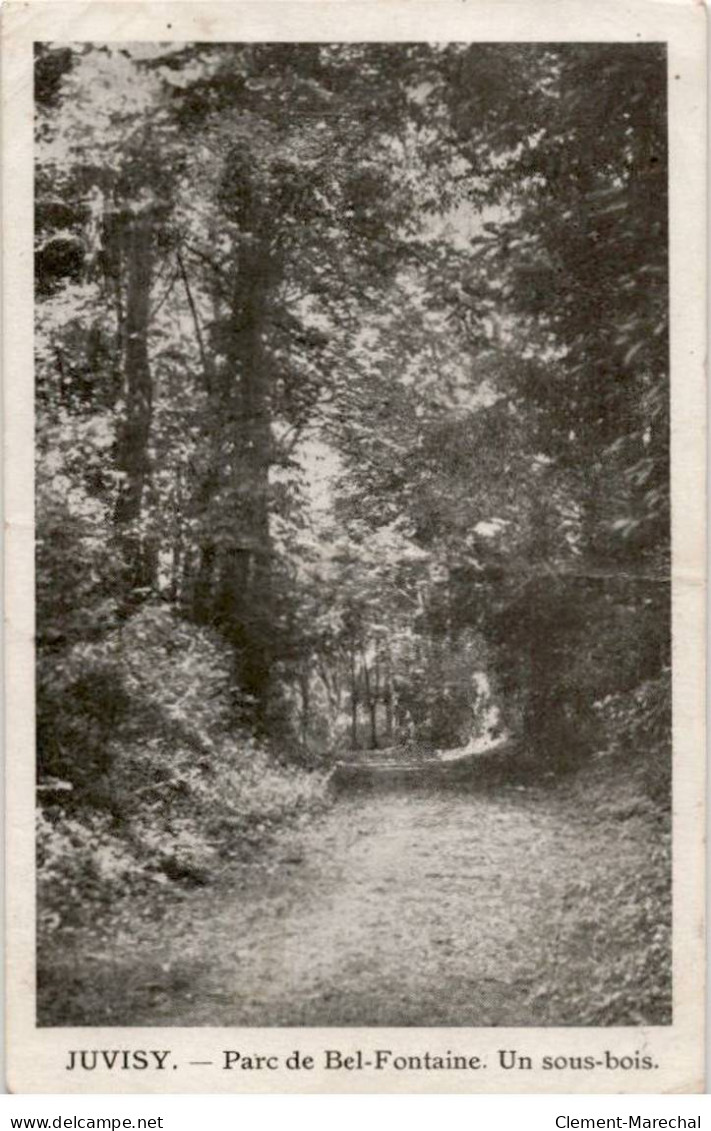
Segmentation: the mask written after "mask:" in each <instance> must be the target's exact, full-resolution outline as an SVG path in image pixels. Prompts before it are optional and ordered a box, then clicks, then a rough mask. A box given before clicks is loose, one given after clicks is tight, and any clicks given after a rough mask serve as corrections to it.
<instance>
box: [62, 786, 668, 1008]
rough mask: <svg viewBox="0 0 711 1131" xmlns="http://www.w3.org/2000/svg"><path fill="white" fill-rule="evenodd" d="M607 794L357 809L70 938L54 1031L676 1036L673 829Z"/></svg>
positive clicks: (571, 790)
mask: <svg viewBox="0 0 711 1131" xmlns="http://www.w3.org/2000/svg"><path fill="white" fill-rule="evenodd" d="M606 779H607V771H606V770H604V769H602V768H601V767H600V766H597V767H594V766H593V767H589V768H588V769H587V770H586V771H584V772H583V774H582V775H581V776H579V777H578V779H576V780H571V781H569V782H568V783H564V784H562V785H560V784H559V785H557V786H555V787H551V788H549V789H545V788H541V787H523V786H518V787H516V786H509V787H503V788H500V789H498V790H497V791H488V792H480V793H477V792H471V793H466V794H462V793H457V794H455V793H453V792H447V791H443V792H438V793H437V792H417V791H415V792H409V793H397V794H383V795H367V794H363V795H357V796H353V797H343V798H341V799H340V800H338V801H337V803H336V805H335V807H334V808H333V809H331V810H330V811H329V812H328V813H326V814H325V815H322V816H321V817H320V818H318V819H316V820H315V821H314V822H313V823H311V824H310V825H309V826H305V827H303V828H301V829H299V828H292V829H291V830H289V831H285V832H283V833H282V834H281V835H280V836H278V837H277V838H276V839H275V840H274V841H273V843H272V846H271V848H270V849H269V851H268V852H266V853H265V854H263V855H261V856H260V857H259V859H258V860H257V861H255V862H253V863H252V864H246V863H241V864H237V863H234V864H231V865H230V866H229V867H227V868H226V870H225V872H224V873H223V875H222V877H221V879H220V881H219V882H218V883H216V884H215V885H213V886H211V887H206V888H199V889H198V888H195V889H193V890H191V891H189V892H188V891H186V893H185V894H184V896H183V898H182V899H181V900H179V901H178V902H175V901H173V902H172V903H168V904H166V905H165V906H164V907H163V910H162V911H157V910H155V909H154V910H153V911H151V910H149V909H146V914H145V916H144V917H141V916H140V915H137V914H136V909H135V908H134V909H133V912H132V916H131V919H130V923H131V926H130V928H129V927H128V926H125V927H122V926H121V924H120V923H114V924H113V925H112V927H111V930H110V932H107V935H106V937H99V936H98V935H97V933H96V932H95V931H94V932H90V931H89V930H84V931H82V932H80V934H79V935H77V934H74V935H73V936H72V939H71V944H70V946H68V947H67V948H63V945H62V938H61V932H59V933H58V934H57V935H56V936H55V939H54V943H53V946H52V949H51V954H50V955H49V957H48V959H47V961H46V962H45V964H44V968H43V973H42V976H41V979H40V989H41V992H40V1022H41V1023H44V1024H52V1023H53V1019H54V1018H57V1019H60V1020H61V1023H63V1024H74V1025H100V1024H110V1025H120V1024H121V1025H123V1024H133V1025H136V1024H141V1025H176V1026H178V1025H179V1026H190V1025H198V1026H199V1025H213V1026H227V1025H231V1026H232V1025H255V1026H256V1025H297V1026H301V1025H303V1026H311V1025H313V1026H327V1025H334V1026H335V1025H391V1026H409V1025H412V1026H435V1025H451V1026H458V1025H462V1026H477V1025H479V1026H503V1025H521V1026H524V1025H565V1024H568V1025H570V1024H577V1025H580V1024H590V1025H593V1024H594V1025H613V1024H614V1025H621V1024H640V1023H646V1024H663V1023H666V1022H669V1020H670V1009H671V1004H670V992H671V987H670V975H669V970H670V955H669V939H670V932H669V915H670V912H669V891H668V872H669V852H668V846H669V837H668V832H667V830H666V828H665V819H664V817H663V816H662V815H660V812H659V811H658V810H657V809H656V808H655V807H654V806H653V805H652V804H651V803H650V802H649V801H648V800H645V799H644V795H643V794H641V793H640V792H639V791H638V790H637V787H636V783H635V781H634V779H633V777H631V776H629V775H628V777H627V779H626V782H625V783H623V784H621V783H620V781H619V778H618V779H617V786H618V788H617V790H616V794H615V797H616V800H615V802H614V804H613V803H611V802H610V801H609V800H607V799H608V798H609V783H608V782H607V780H606ZM583 798H584V799H585V804H584V805H583V803H582V802H583ZM54 1023H57V1022H56V1020H54Z"/></svg>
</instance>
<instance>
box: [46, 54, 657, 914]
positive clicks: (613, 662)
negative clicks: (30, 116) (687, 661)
mask: <svg viewBox="0 0 711 1131" xmlns="http://www.w3.org/2000/svg"><path fill="white" fill-rule="evenodd" d="M665 88H666V73H665V65H664V57H663V54H662V52H661V49H660V48H659V47H657V46H656V45H610V44H606V45H595V44H588V45H560V46H553V45H518V46H516V45H497V44H491V45H473V46H466V45H452V46H426V45H418V44H408V45H379V44H367V45H360V44H349V45H327V44H326V45H319V44H288V43H285V44H267V45H265V44H249V45H235V44H232V45H226V46H225V45H216V44H212V45H210V44H203V45H191V46H184V47H180V46H178V45H173V46H168V45H165V46H160V45H152V46H150V47H148V46H146V45H143V46H135V45H134V46H130V45H129V46H127V47H123V46H118V45H112V46H109V45H80V46H76V47H71V46H70V47H67V46H62V47H61V48H59V47H55V46H49V45H39V46H38V48H37V55H36V88H35V91H36V101H37V178H36V183H37V200H36V237H37V246H36V277H37V307H36V312H37V352H36V412H37V565H38V571H37V577H38V581H37V642H38V723H39V733H38V740H39V751H38V763H39V772H40V783H41V788H42V798H43V801H44V803H45V816H44V817H43V818H42V820H43V824H42V829H43V830H44V831H43V833H42V837H41V839H40V845H41V851H42V852H43V853H45V856H44V857H43V860H44V863H45V865H46V867H45V873H46V875H47V876H49V877H50V880H49V881H48V882H49V885H50V888H51V890H52V891H54V892H55V894H54V895H48V897H47V900H46V904H45V906H46V907H47V908H48V909H49V913H50V918H51V916H52V915H53V914H54V912H55V910H56V909H57V907H58V905H59V903H61V902H62V900H63V898H64V896H63V895H62V896H60V897H59V898H57V896H56V891H57V889H56V875H55V872H56V870H57V869H59V870H60V871H61V870H62V869H64V870H65V872H64V873H63V874H64V881H63V882H65V883H66V884H67V885H69V887H71V886H72V885H74V886H75V887H76V888H77V890H79V888H81V886H82V883H84V881H81V882H80V879H79V875H80V874H81V875H83V872H82V869H84V870H86V869H87V868H88V869H89V870H90V871H91V869H94V870H95V871H96V869H99V871H98V872H97V873H96V879H97V882H98V881H99V880H102V877H104V872H103V871H101V869H104V870H105V874H106V876H108V875H109V874H110V875H111V876H113V877H117V876H123V875H126V876H128V875H130V874H131V872H132V870H136V869H137V870H138V871H141V870H142V873H141V874H143V875H145V867H146V861H147V860H149V859H150V861H151V866H150V869H149V871H152V873H153V874H155V875H157V876H159V877H160V876H162V877H166V876H167V877H169V878H181V877H182V878H183V879H185V880H187V881H188V882H199V880H200V877H203V876H204V875H205V874H207V873H208V872H209V869H210V866H211V865H210V861H211V860H212V859H213V857H215V856H219V854H220V852H223V851H224V850H225V845H226V844H229V843H232V844H234V843H237V842H239V843H242V842H245V843H246V841H247V840H248V839H249V836H250V835H251V833H250V830H251V829H255V828H256V829H257V830H263V829H264V828H265V826H266V825H268V824H269V823H270V822H273V823H276V822H278V821H280V820H282V819H284V818H285V817H287V816H289V815H291V816H295V815H297V814H298V813H301V812H304V811H305V810H308V809H309V808H311V807H313V806H314V805H317V804H319V803H320V800H321V799H322V796H323V785H322V777H321V776H320V773H321V771H322V770H323V769H326V768H327V767H328V764H329V760H330V759H332V757H333V755H334V752H335V751H338V750H343V749H345V748H351V749H354V748H360V747H367V746H371V747H378V746H393V745H396V744H401V745H402V746H403V747H405V748H408V749H416V748H422V749H427V750H431V749H432V748H443V747H454V746H466V745H467V744H469V743H472V742H476V741H479V742H485V741H486V740H487V737H489V738H490V737H491V736H492V735H495V734H496V733H500V732H501V731H503V730H508V731H510V732H511V733H512V734H514V735H515V736H516V737H517V738H519V739H520V740H521V741H520V750H521V757H522V759H523V760H526V761H528V762H529V763H531V764H532V766H533V772H534V773H539V774H542V773H544V772H545V773H548V772H550V770H551V769H552V770H558V769H560V768H563V767H565V766H568V765H571V764H575V763H577V762H578V761H579V760H580V759H582V758H584V757H585V756H586V755H589V754H590V753H591V752H593V751H596V750H597V751H600V750H604V749H606V748H611V749H612V748H613V747H614V754H615V762H616V764H617V763H623V762H625V761H630V760H631V759H634V758H635V757H636V758H641V759H644V758H645V757H647V756H648V755H649V758H650V765H651V760H652V753H653V755H654V758H653V762H654V768H653V769H652V770H650V775H649V780H650V781H651V782H653V785H652V786H651V787H650V788H652V791H653V793H654V796H655V798H656V799H657V800H660V801H662V802H664V800H665V798H667V797H668V769H665V766H666V767H668V759H669V728H670V719H669V712H670V699H669V686H668V680H669V663H670V656H669V642H670V625H669V617H670V608H669V507H668V503H669V464H668V440H669V437H668V429H669V424H668V372H667V262H666V207H667V205H666V139H665V134H664V123H665V114H666V108H665ZM47 822H49V825H48V824H47ZM52 830H54V835H55V836H56V838H57V839H56V840H53V834H52ZM245 838H246V839H245ZM60 841H61V844H60V843H59V842H60ZM67 860H70V861H74V862H75V865H76V872H77V874H76V876H75V874H74V872H72V868H73V867H74V864H70V865H68V864H67ZM97 861H103V862H102V863H97ZM67 868H69V872H68V873H66V870H67ZM65 873H66V874H65ZM85 879H86V877H85ZM102 882H103V880H102ZM107 882H108V881H107ZM112 882H113V881H112ZM117 882H118V881H117ZM161 882H162V881H161ZM52 885H55V886H54V887H53V886H52ZM85 886H86V885H85ZM99 886H101V885H99ZM104 890H106V889H104Z"/></svg>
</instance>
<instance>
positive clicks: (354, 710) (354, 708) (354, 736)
mask: <svg viewBox="0 0 711 1131" xmlns="http://www.w3.org/2000/svg"><path fill="white" fill-rule="evenodd" d="M350 675H351V746H352V748H353V750H357V749H358V681H357V677H356V663H355V652H354V650H353V649H351V652H350Z"/></svg>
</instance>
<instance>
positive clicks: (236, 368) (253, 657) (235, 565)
mask: <svg viewBox="0 0 711 1131" xmlns="http://www.w3.org/2000/svg"><path fill="white" fill-rule="evenodd" d="M268 290H269V259H268V252H267V250H265V249H264V248H261V247H257V248H254V249H251V251H250V253H249V255H248V256H247V255H246V256H245V257H244V260H243V262H242V264H241V270H240V271H239V272H238V277H237V279H236V283H235V290H234V297H233V301H232V307H231V311H230V322H229V342H230V366H229V371H228V373H227V382H226V384H225V385H224V386H223V396H224V399H225V401H226V413H225V416H226V425H227V428H226V433H225V447H226V449H227V451H226V456H227V460H228V463H229V467H230V482H229V487H228V490H229V495H230V501H231V506H230V510H231V512H232V518H233V522H234V526H233V531H234V533H233V534H232V536H231V538H230V541H229V543H228V544H227V545H226V546H224V547H223V548H222V551H221V568H220V571H219V574H220V576H219V594H218V602H217V604H218V608H217V619H218V621H219V622H221V623H222V624H223V626H224V627H225V629H226V630H227V633H228V635H229V636H230V638H231V640H232V642H233V643H234V644H235V646H236V649H237V654H238V668H237V673H236V675H237V681H238V684H239V686H240V687H241V689H242V691H243V692H244V693H246V695H247V696H249V700H250V702H251V704H252V709H251V711H250V712H249V713H250V714H251V715H252V717H253V721H254V722H255V724H256V725H257V726H258V727H261V726H262V725H263V724H264V723H265V717H266V713H267V710H268V703H269V698H270V691H271V668H272V663H273V651H274V649H273V634H274V627H275V618H274V609H273V591H272V545H271V536H270V530H269V468H270V465H271V460H272V436H271V422H270V409H271V405H270V374H269V368H268V359H267V357H266V354H265V350H264V345H263V333H264V322H265V314H266V309H267V303H268Z"/></svg>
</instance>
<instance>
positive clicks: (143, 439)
mask: <svg viewBox="0 0 711 1131" xmlns="http://www.w3.org/2000/svg"><path fill="white" fill-rule="evenodd" d="M152 228H153V223H152V219H151V217H150V216H149V215H148V214H144V215H142V216H132V217H130V218H129V219H127V220H126V222H125V228H124V238H123V247H124V256H123V259H124V263H125V270H126V303H125V307H126V309H125V317H124V324H123V371H124V394H125V398H126V411H125V417H124V421H123V425H122V427H121V430H120V433H119V438H118V444H117V466H118V469H119V471H121V472H123V475H124V479H123V482H122V484H121V489H120V491H119V496H118V499H117V502H116V509H115V514H114V518H115V523H116V527H117V531H118V534H119V544H120V547H121V550H122V552H123V556H124V560H125V563H126V567H127V574H128V577H127V582H128V588H129V590H130V591H131V592H135V590H136V589H138V588H145V587H148V586H150V585H152V584H153V581H154V576H153V569H154V555H153V554H151V553H150V552H149V551H148V549H147V547H145V546H144V545H143V541H142V539H141V536H140V533H139V531H138V529H137V526H138V522H139V520H140V518H141V511H142V505H143V498H144V492H145V487H146V482H147V479H148V472H149V460H148V440H149V436H150V430H151V417H152V411H153V387H152V382H151V370H150V364H149V359H148V330H149V321H150V312H149V304H150V292H151V273H152V260H153V238H152V236H153V233H152ZM129 600H130V598H129Z"/></svg>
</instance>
